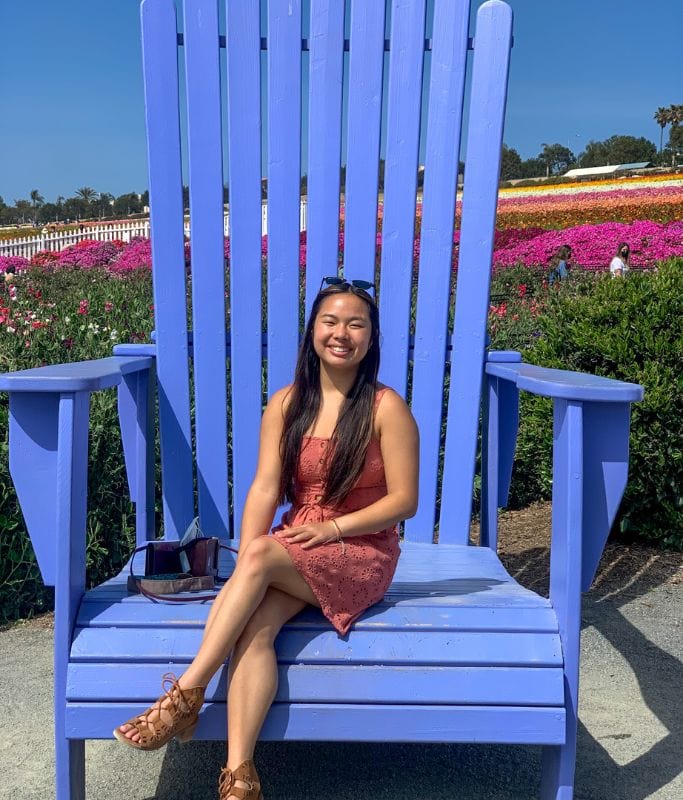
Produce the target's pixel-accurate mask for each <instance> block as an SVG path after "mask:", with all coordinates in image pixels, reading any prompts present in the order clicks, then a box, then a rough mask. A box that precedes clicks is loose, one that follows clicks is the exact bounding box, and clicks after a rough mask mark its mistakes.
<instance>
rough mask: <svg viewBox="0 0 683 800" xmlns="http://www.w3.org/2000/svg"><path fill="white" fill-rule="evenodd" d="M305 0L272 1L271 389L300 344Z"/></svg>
mask: <svg viewBox="0 0 683 800" xmlns="http://www.w3.org/2000/svg"><path fill="white" fill-rule="evenodd" d="M300 164H301V0H270V2H269V4H268V333H267V336H268V394H272V393H273V392H275V391H277V389H281V388H282V387H283V386H285V385H286V384H288V383H290V382H291V380H292V375H293V373H294V365H295V364H296V355H297V350H298V346H299V330H298V328H299V326H298V319H299V210H300V203H301V191H300V187H301V166H300Z"/></svg>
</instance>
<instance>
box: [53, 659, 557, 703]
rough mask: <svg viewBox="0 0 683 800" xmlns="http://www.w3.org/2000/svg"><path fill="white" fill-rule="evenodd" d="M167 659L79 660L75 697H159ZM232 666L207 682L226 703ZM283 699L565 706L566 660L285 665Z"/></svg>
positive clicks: (72, 685) (71, 677)
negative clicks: (542, 663)
mask: <svg viewBox="0 0 683 800" xmlns="http://www.w3.org/2000/svg"><path fill="white" fill-rule="evenodd" d="M167 670H168V665H167V664H71V665H70V666H69V672H68V679H67V700H68V701H69V702H88V701H90V702H103V701H105V700H106V701H107V702H113V703H122V702H129V701H139V702H144V701H148V702H149V701H153V700H155V699H156V698H157V697H158V695H159V686H161V680H162V677H163V675H164V673H165V672H166V671H167ZM227 672H228V670H227V667H223V668H222V669H221V670H220V671H219V672H218V673H217V674H216V675H215V676H214V677H213V679H212V680H211V681H210V683H209V685H208V686H207V688H206V702H207V703H215V702H220V703H225V701H226V695H227ZM278 673H279V682H278V689H277V694H276V696H275V702H280V703H282V702H290V703H406V704H409V705H421V704H423V703H429V704H431V703H444V704H451V705H493V706H497V705H502V706H506V705H516V706H519V705H529V706H560V707H562V706H564V676H563V672H562V667H555V668H545V669H544V668H540V669H539V668H537V667H532V668H525V667H470V666H468V667H441V666H438V667H422V666H414V667H412V666H411V667H391V666H385V665H382V666H361V667H352V668H349V667H348V665H340V664H332V665H327V664H323V665H310V664H289V665H285V664H281V665H279V667H278Z"/></svg>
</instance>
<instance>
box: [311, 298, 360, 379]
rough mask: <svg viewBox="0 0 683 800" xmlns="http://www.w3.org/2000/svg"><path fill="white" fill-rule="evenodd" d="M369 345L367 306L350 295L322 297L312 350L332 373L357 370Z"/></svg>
mask: <svg viewBox="0 0 683 800" xmlns="http://www.w3.org/2000/svg"><path fill="white" fill-rule="evenodd" d="M371 341H372V323H371V321H370V313H369V311H368V304H367V303H366V302H365V300H361V298H360V297H357V296H356V295H354V294H352V293H351V292H340V293H339V294H332V295H330V296H329V297H326V298H325V299H324V300H323V302H322V303H321V304H320V308H319V309H318V314H317V316H316V318H315V322H314V324H313V348H314V349H315V352H316V353H317V355H318V358H320V360H321V361H322V362H323V363H324V364H325V365H327V366H328V367H331V368H333V369H340V368H342V369H348V368H350V367H354V368H356V369H357V368H358V366H359V364H360V362H361V361H362V360H363V359H364V358H365V356H366V354H367V352H368V350H369V348H370V343H371Z"/></svg>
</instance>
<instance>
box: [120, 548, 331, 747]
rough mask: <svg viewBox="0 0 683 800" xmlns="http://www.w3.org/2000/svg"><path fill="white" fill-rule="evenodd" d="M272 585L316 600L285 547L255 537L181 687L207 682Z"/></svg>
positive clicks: (129, 731)
mask: <svg viewBox="0 0 683 800" xmlns="http://www.w3.org/2000/svg"><path fill="white" fill-rule="evenodd" d="M269 586H274V587H276V588H278V589H280V590H282V591H283V592H286V593H287V594H289V595H292V596H293V597H298V598H299V599H300V600H303V601H305V602H307V603H313V604H316V603H317V601H316V599H315V595H314V594H313V592H312V591H311V588H310V586H309V585H308V584H307V583H306V581H305V580H304V579H303V578H302V577H301V575H299V573H298V572H297V570H296V567H295V566H294V564H293V563H292V560H291V558H290V557H289V554H288V553H287V551H286V550H285V548H284V547H283V546H282V545H281V544H279V543H278V542H276V541H274V540H273V539H272V538H271V537H269V536H261V537H259V538H258V539H254V540H253V541H252V542H250V543H249V545H248V547H247V549H246V550H245V551H244V555H243V557H242V558H241V560H240V563H239V564H238V565H237V567H236V568H235V572H234V573H233V575H232V577H231V578H230V580H229V581H228V582H227V583H226V585H225V586H224V587H223V588H222V589H221V591H220V593H219V597H220V599H221V602H220V607H219V608H218V610H217V613H216V614H215V615H214V618H213V621H212V624H211V626H210V628H209V630H208V632H207V634H206V636H205V637H204V639H203V641H202V644H201V646H200V648H199V652H198V653H197V655H196V656H195V658H194V660H193V661H192V663H191V664H190V666H189V667H188V668H187V670H186V671H185V672H184V673H183V675H181V677H180V679H179V681H178V683H179V685H180V687H181V689H190V688H193V687H195V686H206V685H207V684H208V682H209V681H210V680H211V677H212V676H213V675H214V673H215V672H216V670H218V668H219V667H220V666H221V664H222V663H223V662H224V661H225V659H226V658H227V657H228V654H229V653H230V651H231V650H232V648H233V646H234V645H235V642H236V641H237V638H238V637H239V635H240V634H241V633H242V631H243V630H244V628H245V626H246V624H247V622H248V621H249V618H250V617H251V615H252V614H253V613H254V611H255V610H256V608H257V607H258V606H259V605H260V603H261V601H262V600H263V597H264V596H265V593H266V591H267V589H268V587H269ZM152 721H153V720H152ZM120 730H121V732H122V733H124V734H126V735H128V738H130V739H132V740H133V741H137V740H138V739H139V734H138V733H137V731H135V729H134V728H133V727H132V726H130V727H129V726H127V725H122V726H121V729H120Z"/></svg>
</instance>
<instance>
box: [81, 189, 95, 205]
mask: <svg viewBox="0 0 683 800" xmlns="http://www.w3.org/2000/svg"><path fill="white" fill-rule="evenodd" d="M76 197H80V198H81V200H83V201H84V202H85V203H91V202H92V201H93V200H94V199H95V198H96V197H97V192H96V191H95V190H94V189H91V188H90V187H89V186H84V187H83V188H82V189H77V190H76Z"/></svg>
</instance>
